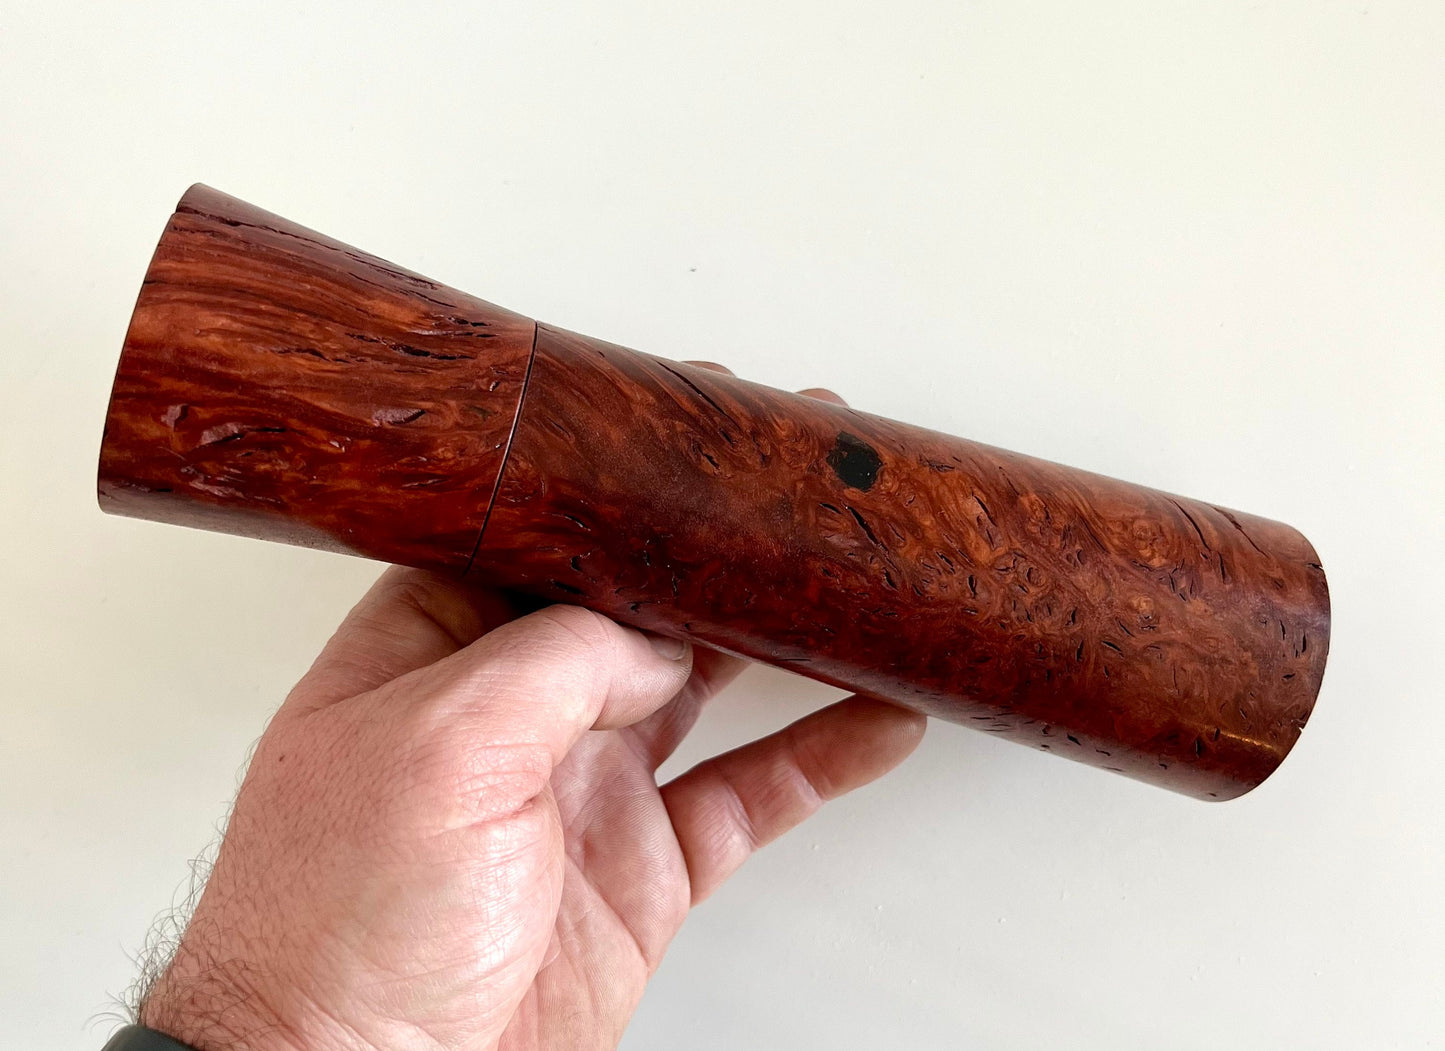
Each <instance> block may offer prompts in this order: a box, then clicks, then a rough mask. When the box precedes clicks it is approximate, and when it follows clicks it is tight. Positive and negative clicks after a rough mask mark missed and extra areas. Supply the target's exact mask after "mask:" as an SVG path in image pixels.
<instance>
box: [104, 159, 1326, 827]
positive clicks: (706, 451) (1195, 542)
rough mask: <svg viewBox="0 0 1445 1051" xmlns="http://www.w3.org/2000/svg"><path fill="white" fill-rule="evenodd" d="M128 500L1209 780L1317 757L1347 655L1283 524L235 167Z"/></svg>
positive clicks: (137, 506)
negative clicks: (806, 388)
mask: <svg viewBox="0 0 1445 1051" xmlns="http://www.w3.org/2000/svg"><path fill="white" fill-rule="evenodd" d="M494 496H495V499H494ZM100 497H101V505H102V507H103V508H104V509H105V510H107V511H111V512H116V513H121V514H129V515H134V516H137V517H142V518H152V519H157V520H160V521H168V522H176V523H181V524H185V525H192V526H199V527H203V528H207V529H217V530H221V531H226V532H232V533H240V534H243V535H247V536H254V537H262V538H265V539H270V540H280V541H285V542H288V543H299V544H305V545H309V546H315V547H322V548H326V549H330V550H336V551H346V552H351V553H355V554H361V555H366V556H369V557H372V558H377V559H383V560H386V561H391V562H398V563H403V564H407V565H414V566H421V567H426V568H431V569H439V570H443V571H447V572H451V573H454V574H458V575H461V574H463V573H466V574H469V575H470V576H471V577H472V578H473V579H476V580H481V581H486V582H489V583H492V584H500V585H504V586H508V587H511V588H515V589H519V590H522V591H526V592H529V593H531V594H534V595H538V596H541V597H543V598H547V599H553V600H557V601H562V602H571V603H577V604H580V605H584V606H589V607H591V608H593V609H597V610H600V611H602V612H604V613H607V614H609V615H611V616H613V617H616V618H617V619H618V620H621V621H624V622H627V623H630V624H635V625H638V626H641V627H645V628H650V629H652V630H654V631H659V632H664V633H668V634H672V635H677V636H682V637H686V638H690V639H693V640H695V641H697V642H699V643H701V644H704V645H708V646H712V647H715V648H718V649H722V650H726V651H729V652H732V653H737V654H741V655H743V656H746V657H750V658H754V659H756V660H760V661H766V662H768V663H772V664H777V665H780V666H782V667H786V668H790V669H793V670H795V671H798V672H801V673H802V674H804V675H808V676H811V677H813V678H815V679H820V680H822V681H824V682H829V683H833V684H835V685H837V686H841V687H844V688H847V689H851V690H856V691H860V692H863V693H867V694H871V695H874V696H877V697H883V698H887V699H889V700H892V701H896V702H897V703H899V704H903V705H906V706H908V707H911V708H915V709H918V710H920V711H924V712H927V713H929V714H930V715H935V716H938V717H940V718H944V719H950V720H953V721H955V722H960V723H963V724H965V725H970V726H974V727H977V728H978V729H980V730H983V731H986V732H989V733H996V734H1001V735H1004V736H1006V737H1009V738H1011V739H1013V740H1016V741H1020V742H1023V743H1025V744H1030V745H1033V746H1035V747H1038V748H1042V749H1046V750H1048V751H1050V752H1053V753H1054V754H1056V755H1062V756H1066V757H1068V758H1071V759H1076V760H1080V761H1082V762H1086V763H1092V764H1094V765H1096V766H1101V767H1105V768H1107V769H1110V770H1115V771H1118V772H1120V773H1124V774H1127V775H1129V776H1131V777H1136V778H1139V779H1141V780H1144V781H1150V782H1153V783H1155V784H1159V785H1163V786H1165V787H1168V788H1172V789H1176V790H1179V791H1182V792H1187V793H1191V794H1194V795H1198V796H1200V797H1203V798H1209V799H1224V798H1228V797H1231V796H1235V795H1238V794H1240V793H1242V792H1244V791H1246V790H1248V789H1249V788H1250V787H1252V786H1253V785H1256V784H1258V783H1259V782H1260V781H1262V780H1263V779H1264V778H1265V777H1266V776H1267V775H1268V774H1269V773H1270V772H1271V771H1272V770H1273V769H1274V768H1275V767H1276V766H1277V765H1278V764H1279V762H1280V760H1281V759H1282V758H1283V757H1284V755H1285V754H1286V753H1287V752H1288V751H1289V749H1290V747H1291V745H1293V743H1294V741H1295V739H1296V738H1297V737H1298V735H1299V732H1300V728H1301V727H1302V726H1303V725H1304V721H1305V719H1306V718H1307V717H1308V715H1309V712H1310V709H1311V707H1312V705H1313V703H1314V698H1315V695H1316V693H1317V691H1318V689H1319V685H1320V679H1321V676H1322V674H1323V671H1324V665H1325V653H1326V649H1327V646H1328V642H1329V600H1328V595H1327V592H1326V587H1325V577H1324V573H1323V572H1322V571H1321V569H1320V565H1319V560H1318V559H1317V557H1316V556H1315V553H1314V551H1313V549H1312V548H1311V547H1310V545H1309V543H1308V542H1307V541H1306V540H1305V539H1304V537H1302V536H1301V535H1300V534H1299V533H1298V532H1296V531H1295V530H1293V529H1291V528H1290V527H1288V526H1285V525H1281V524H1280V523H1278V522H1271V521H1267V520H1265V519H1261V518H1256V517H1253V516H1251V515H1247V514H1243V513H1241V512H1237V511H1229V510H1226V509H1224V508H1221V507H1215V506H1212V505H1210V504H1206V503H1201V502H1199V501H1195V500H1190V499H1187V498H1185V497H1179V496H1172V495H1169V494H1167V493H1162V492H1157V491H1154V490H1151V489H1145V488H1142V487H1139V486H1134V485H1129V484H1126V483H1124V482H1120V481H1116V480H1114V479H1111V478H1105V477H1101V476H1099V475H1094V474H1089V473H1086V472H1083V471H1077V470H1073V469H1070V468H1067V467H1062V466H1060V465H1058V464H1053V463H1047V462H1045V461H1042V460H1037V459H1032V458H1030V457H1027V456H1021V455H1018V454H1016V453H1010V452H1005V451H1004V450H1001V449H995V448H991V447H989V446H986V445H980V444H977V443H975V442H970V441H965V440H963V439H961V438H953V437H949V436H946V435H943V434H938V433H936V432H933V431H928V430H924V429H921V428H918V427H911V426H908V425H906V424H902V423H896V422H893V421H890V420H885V419H882V418H879V417H877V416H870V415H868V414H866V413H862V412H857V411H854V410H852V409H847V408H843V407H840V406H836V405H832V404H828V403H825V402H820V401H815V400H813V399H810V398H805V397H801V396H799V395H794V394H788V393H784V392H782V391H777V390H772V389H770V388H767V387H762V386H758V385H756V384H752V383H748V382H746V381H743V380H739V379H735V378H732V377H728V376H721V375H718V374H716V373H712V372H708V371H705V370H700V369H695V368H691V367H689V366H686V365H681V364H676V363H673V362H669V361H665V360H662V359H660V358H654V357H649V356H647V355H642V354H638V353H636V352H634V351H629V350H626V349H624V348H621V347H616V346H613V345H611V344H608V343H603V342H601V341H598V340H592V339H588V338H586V337H581V336H576V335H573V334H571V333H567V332H563V331H560V330H557V329H554V328H550V327H547V326H539V325H537V324H536V323H535V322H533V321H531V320H529V319H527V318H524V317H522V316H520V315H517V314H513V313H511V312H510V311H506V310H503V309H501V308H500V307H496V306H493V305H491V304H489V303H485V302H483V301H481V300H478V299H475V298H473V297H471V296H468V295H465V294H463V293H461V292H457V291H455V290H453V289H449V288H446V287H444V286H442V285H438V284H436V283H435V282H433V281H429V280H427V279H426V278H424V277H421V276H420V275H417V274H414V273H411V272H410V271H407V270H403V269H401V268H399V267H395V266H393V265H391V264H389V263H386V262H384V261H383V260H380V259H377V258H375V257H374V256H370V255H367V254H365V253H363V252H359V251H357V250H355V249H353V248H349V247H347V246H346V245H343V244H339V243H337V242H335V241H331V240H329V239H327V238H325V237H322V236H321V235H319V234H316V233H314V232H312V231H309V230H306V229H304V228H303V227H300V226H297V225H295V224H293V223H289V222H287V221H285V220H283V219H281V218H279V217H277V216H274V215H271V214H269V213H267V212H263V211H260V210H259V209H256V208H253V207H251V206H249V205H246V204H243V203H242V202H240V201H237V200H235V199H234V198H230V197H227V196H226V195H224V194H220V193H217V192H216V191H214V190H209V189H207V188H205V187H195V188H193V189H192V190H191V191H190V192H189V193H187V194H186V196H185V197H184V198H183V199H182V202H181V204H180V207H179V209H178V211H177V212H176V214H175V215H174V216H173V217H172V219H171V222H170V225H169V226H168V227H167V229H166V232H165V235H164V237H163V238H162V240H161V243H160V246H159V248H158V249H157V251H156V256H155V259H154V261H153V263H152V266H151V269H150V271H149V273H148V274H147V277H146V281H145V285H144V288H143V289H142V292H141V295H140V299H139V302H138V304H137V307H136V311H135V317H134V319H133V321H132V324H131V327H130V331H129V333H128V334H127V336H126V343H125V348H124V352H123V354H122V357H121V362H120V368H119V371H118V373H117V376H116V381H115V389H114V392H113V395H112V400H111V404H110V410H109V414H108V416H107V421H106V432H105V439H104V443H103V448H102V451H101V462H100Z"/></svg>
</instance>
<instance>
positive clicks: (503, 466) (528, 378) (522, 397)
mask: <svg viewBox="0 0 1445 1051" xmlns="http://www.w3.org/2000/svg"><path fill="white" fill-rule="evenodd" d="M541 329H542V324H541V322H539V321H533V322H532V349H531V350H530V351H528V352H527V371H526V372H525V373H524V374H523V375H522V390H521V392H520V393H519V394H518V395H517V411H516V413H515V414H514V415H513V416H512V427H511V429H510V430H509V431H507V444H506V446H505V447H504V448H503V449H502V462H501V463H500V464H498V465H497V479H496V481H494V482H493V483H492V493H491V496H490V497H489V498H488V500H487V513H486V514H485V515H483V516H482V528H481V529H480V530H479V531H478V533H477V542H476V543H475V544H473V545H472V557H471V558H469V559H467V568H466V569H464V570H462V576H463V577H465V576H467V575H468V574H469V573H471V571H472V563H473V562H475V561H476V560H477V552H478V551H480V550H481V549H482V538H483V537H484V536H486V535H487V523H488V522H490V521H491V520H492V509H493V508H494V507H496V506H497V494H498V493H499V492H501V490H502V475H503V474H505V473H506V470H507V463H508V461H509V460H510V459H511V456H512V440H513V439H514V438H516V437H517V426H518V425H519V424H520V423H521V422H522V411H523V410H524V409H525V408H526V407H527V391H528V390H529V389H530V388H531V386H532V365H533V363H534V362H536V360H537V334H538V333H539V332H540V331H541Z"/></svg>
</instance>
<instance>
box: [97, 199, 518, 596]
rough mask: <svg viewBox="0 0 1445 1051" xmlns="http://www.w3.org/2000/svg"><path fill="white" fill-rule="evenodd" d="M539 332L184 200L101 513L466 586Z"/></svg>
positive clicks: (163, 257) (369, 263)
mask: <svg viewBox="0 0 1445 1051" xmlns="http://www.w3.org/2000/svg"><path fill="white" fill-rule="evenodd" d="M535 328H536V324H535V322H533V321H531V320H529V319H527V318H524V317H521V316H520V315H518V314H514V313H512V312H511V311H509V310H503V309H502V308H501V307H497V306H493V305H492V304H490V303H484V302H483V301H481V300H480V299H475V298H473V297H472V296H469V295H466V294H465V293H462V292H457V291H455V290H453V289H450V288H446V287H445V286H443V285H439V284H437V283H436V282H434V281H430V280H428V279H427V278H424V277H422V276H420V275H419V274H414V273H412V272H411V271H409V270H403V269H401V268H400V267H397V266H393V265H392V264H390V263H388V262H385V261H384V260H381V259H377V258H376V257H375V256H371V255H367V254H366V253H364V252H359V251H357V250H356V249H354V248H351V247H349V246H347V245H344V244H340V243H338V242H336V241H332V240H331V239H329V238H326V237H322V236H321V235H320V234H317V233H314V232H312V231H310V230H307V229H305V228H304V227H301V226H297V225H296V224H295V223H290V222H287V221H286V220H284V219H282V218H281V217H280V216H276V215H272V214H270V213H269V212H263V211H262V210H261V209H259V208H254V207H252V206H251V205H248V204H245V203H243V202H241V201H238V200H236V199H235V198H234V197H228V196H227V195H225V194H223V193H218V192H217V191H215V190H212V189H210V188H209V187H205V186H194V187H192V188H191V189H190V190H189V191H188V192H187V193H186V195H185V196H184V197H183V198H182V199H181V203H180V205H179V206H178V207H177V210H176V213H175V215H173V216H172V217H171V221H170V223H169V225H167V227H166V231H165V234H164V235H163V236H162V238H161V242H160V245H159V247H157V249H156V254H155V258H154V259H153V260H152V262H151V267H150V270H149V272H148V273H147V274H146V279H145V284H144V285H143V287H142V288H141V293H140V299H139V301H138V302H137V304H136V309H135V315H134V317H133V318H132V320H131V325H130V330H129V332H127V334H126V339H125V349H124V350H123V352H122V354H121V359H120V367H119V370H118V371H117V373H116V379H115V387H114V390H113V392H112V394H111V402H110V411H109V413H108V414H107V416H106V424H105V439H104V441H103V442H102V446H101V455H100V486H99V488H100V502H101V507H102V508H104V509H105V510H106V511H110V512H112V513H115V514H124V515H132V516H134V517H137V518H154V519H159V520H161V521H168V522H177V523H180V524H183V525H191V526H198V527H200V528H203V529H217V530H220V531H222V532H228V533H239V534H242V535H244V536H252V537H259V538H262V539H266V540H279V541H282V542H285V543H290V544H303V545H306V546H308V547H320V548H325V549H327V550H332V551H346V552H350V553H353V554H358V555H366V556H368V557H370V558H377V559H382V560H384V561H388V562H398V563H403V564H408V565H418V566H427V567H430V568H435V569H450V570H454V571H460V570H462V569H464V568H465V567H466V565H467V563H468V561H469V560H470V559H471V556H472V552H473V551H474V550H475V548H476V544H477V538H478V537H479V536H480V535H481V531H482V522H483V521H484V520H485V518H486V511H487V501H488V497H489V496H490V494H491V492H492V490H493V488H494V487H495V485H496V482H497V475H498V472H499V471H500V470H501V466H502V459H503V454H504V452H505V448H506V443H507V438H508V436H509V435H510V434H511V431H512V423H513V421H514V420H515V418H516V411H517V404H518V402H519V401H520V400H521V396H522V384H523V380H524V379H525V377H526V373H527V362H528V359H529V357H530V356H531V350H532V337H533V332H534V330H535Z"/></svg>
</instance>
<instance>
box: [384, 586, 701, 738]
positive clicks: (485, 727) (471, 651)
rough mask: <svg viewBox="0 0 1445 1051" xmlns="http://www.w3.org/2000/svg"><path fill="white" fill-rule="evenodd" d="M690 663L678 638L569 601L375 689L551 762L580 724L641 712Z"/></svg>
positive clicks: (472, 734) (599, 725) (632, 717)
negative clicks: (546, 756)
mask: <svg viewBox="0 0 1445 1051" xmlns="http://www.w3.org/2000/svg"><path fill="white" fill-rule="evenodd" d="M691 671H692V647H691V646H690V645H688V644H687V643H685V642H682V641H680V640H677V639H670V638H664V637H660V636H653V635H648V634H644V633H643V632H640V631H636V630H634V629H632V628H626V627H623V626H622V625H620V624H617V623H615V622H614V621H611V620H609V619H608V618H606V617H604V616H602V615H601V614H598V613H593V612H592V611H590V610H585V609H581V608H580V607H577V606H549V607H547V608H546V609H542V610H538V611H537V612H536V613H531V614H528V615H527V616H525V617H520V618H518V619H517V620H514V621H511V622H509V623H507V624H504V625H502V626H501V627H498V628H496V629H494V630H492V631H490V632H488V633H487V634H486V635H484V636H482V637H481V638H480V639H478V640H477V641H475V642H473V643H471V644H470V645H468V646H466V647H464V648H463V649H461V650H459V651H458V652H456V653H454V654H452V655H451V656H449V657H446V658H445V659H443V660H440V661H438V662H436V663H435V664H432V665H429V666H428V667H425V668H421V669H418V670H417V671H415V672H412V673H410V674H408V675H404V676H402V677H401V678H399V679H396V680H394V681H393V682H392V683H390V684H388V685H387V686H385V687H383V688H382V692H384V693H386V694H389V695H390V696H388V697H387V698H386V703H387V704H388V706H391V705H395V704H397V703H401V704H403V705H420V706H423V707H424V708H425V709H426V714H427V716H428V720H427V721H431V720H432V719H436V720H439V721H440V722H441V723H443V724H446V725H447V726H448V729H449V730H450V731H454V732H457V733H459V734H460V735H462V736H463V737H464V738H465V739H466V740H467V741H468V742H469V744H471V745H472V746H474V747H476V746H480V747H483V748H487V747H493V746H495V747H504V748H505V747H512V746H522V747H526V748H529V749H536V748H541V749H545V751H546V752H547V753H548V754H549V756H550V759H551V765H553V766H555V765H556V764H557V763H559V762H561V760H562V758H563V756H565V755H566V754H567V752H568V751H569V750H570V749H571V748H572V746H573V745H574V744H576V742H577V741H578V739H579V738H580V737H581V736H582V735H583V734H584V733H586V732H587V731H588V730H594V729H595V730H602V729H612V728H615V727H619V726H627V725H630V724H632V723H634V722H637V721H638V720H640V719H644V718H646V717H647V716H649V715H651V714H652V713H653V712H655V711H656V710H657V709H658V708H660V707H662V706H663V705H664V704H666V703H667V702H668V701H669V700H671V699H672V698H673V697H675V696H676V695H677V694H678V692H679V691H680V690H681V689H682V688H683V686H684V685H685V684H686V683H687V680H688V676H689V674H690V673H691ZM402 698H405V699H404V700H402Z"/></svg>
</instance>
